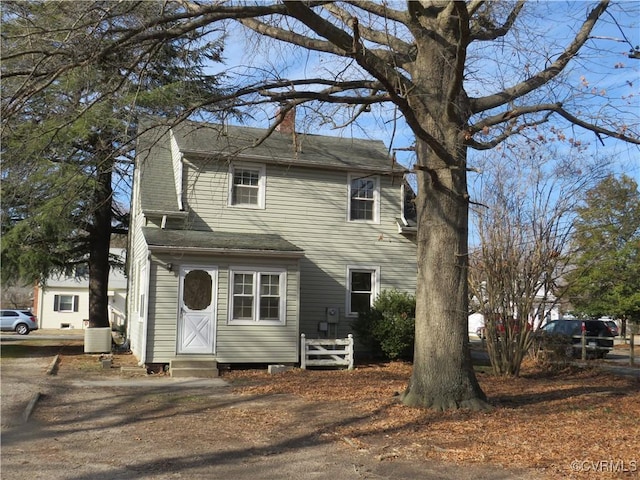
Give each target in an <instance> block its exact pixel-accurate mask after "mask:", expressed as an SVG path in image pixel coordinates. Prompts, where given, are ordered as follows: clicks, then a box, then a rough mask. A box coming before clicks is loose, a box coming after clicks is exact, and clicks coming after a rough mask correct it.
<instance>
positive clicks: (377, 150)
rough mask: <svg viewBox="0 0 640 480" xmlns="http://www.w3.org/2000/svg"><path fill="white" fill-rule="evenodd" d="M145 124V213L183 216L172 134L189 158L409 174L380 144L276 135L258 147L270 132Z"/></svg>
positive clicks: (141, 153) (140, 150) (141, 143)
mask: <svg viewBox="0 0 640 480" xmlns="http://www.w3.org/2000/svg"><path fill="white" fill-rule="evenodd" d="M153 125H154V123H152V121H145V122H142V123H141V127H140V131H141V133H140V135H139V137H138V144H137V147H136V149H137V156H138V161H137V168H138V169H139V175H140V198H141V206H142V210H143V211H145V212H151V211H153V212H161V213H162V214H171V213H178V212H179V211H180V206H179V205H178V196H177V192H176V182H175V177H174V175H175V174H174V166H173V163H172V157H171V141H170V134H169V131H170V130H171V133H172V134H173V135H174V138H175V141H176V143H177V146H178V148H179V149H180V151H181V152H182V153H183V154H184V155H186V156H189V155H191V156H208V157H215V156H219V155H223V156H225V157H233V156H235V155H238V156H242V158H245V159H249V160H252V161H256V162H264V163H278V164H285V165H298V166H306V167H312V168H324V169H331V170H344V171H364V172H371V173H379V174H391V173H396V174H400V173H404V172H406V169H405V167H403V166H401V165H399V164H398V163H395V162H394V161H393V160H392V158H391V157H390V156H389V155H388V151H387V149H386V147H385V146H384V143H383V142H382V141H379V140H365V139H356V138H342V137H330V136H323V135H310V134H296V136H295V143H296V145H297V146H298V148H297V149H296V148H294V136H293V134H292V133H287V134H285V133H281V132H273V133H272V134H271V135H270V136H269V137H268V138H266V139H265V140H264V141H263V142H262V143H260V144H259V145H257V146H254V145H255V143H256V142H257V140H258V139H261V138H262V137H263V136H264V135H265V134H266V133H267V130H266V129H261V128H252V127H239V126H221V125H214V124H208V123H198V122H187V121H185V122H181V123H179V124H177V125H174V126H172V127H169V126H166V125H165V126H160V124H159V123H158V124H156V125H157V126H153Z"/></svg>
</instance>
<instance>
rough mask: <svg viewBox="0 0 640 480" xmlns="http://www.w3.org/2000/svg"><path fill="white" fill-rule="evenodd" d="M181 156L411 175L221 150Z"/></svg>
mask: <svg viewBox="0 0 640 480" xmlns="http://www.w3.org/2000/svg"><path fill="white" fill-rule="evenodd" d="M182 154H183V156H185V157H188V156H194V157H200V158H211V157H212V156H215V155H218V156H220V157H230V158H238V157H242V159H245V160H248V161H254V162H262V163H269V164H272V165H284V166H288V167H290V166H292V165H295V166H300V167H306V168H317V169H321V170H327V169H330V170H338V171H345V172H367V173H372V172H373V173H378V174H380V175H404V174H405V173H411V170H409V169H408V168H406V167H403V166H402V165H400V164H398V163H396V164H395V166H397V167H398V169H395V168H390V169H388V170H381V169H376V168H367V167H363V166H359V165H328V164H326V163H322V162H296V161H291V159H290V158H283V159H280V158H274V157H271V156H265V155H255V154H247V153H243V152H240V153H237V154H234V153H230V152H224V151H221V150H217V151H215V150H214V151H208V152H202V151H197V150H186V149H183V150H182Z"/></svg>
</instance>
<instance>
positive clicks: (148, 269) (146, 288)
mask: <svg viewBox="0 0 640 480" xmlns="http://www.w3.org/2000/svg"><path fill="white" fill-rule="evenodd" d="M145 270H146V275H145V278H144V279H143V280H144V285H143V286H142V287H143V290H144V305H142V308H144V315H143V317H142V345H141V347H142V348H141V351H140V361H139V362H138V365H140V366H144V364H145V363H147V338H148V330H149V322H148V318H149V284H150V283H151V282H150V281H149V278H150V277H151V253H147V264H146V266H145Z"/></svg>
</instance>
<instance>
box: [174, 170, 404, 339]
mask: <svg viewBox="0 0 640 480" xmlns="http://www.w3.org/2000/svg"><path fill="white" fill-rule="evenodd" d="M194 163H195V162H194ZM185 169H186V171H185V176H184V179H185V180H184V181H185V189H184V191H185V192H189V193H188V195H187V197H186V199H185V204H186V207H187V209H188V210H189V211H191V212H193V213H192V214H191V216H190V218H189V221H188V228H191V229H196V230H200V229H202V230H213V231H246V232H254V233H276V234H279V235H281V236H282V237H283V238H285V239H286V240H288V241H289V242H291V243H293V244H294V245H296V246H297V247H300V248H302V249H303V250H304V258H303V259H302V260H301V261H300V333H305V334H306V335H307V336H309V337H314V336H316V335H317V332H318V322H320V321H323V320H324V319H325V318H326V313H325V309H326V307H329V306H338V307H339V308H340V312H341V315H340V322H339V330H338V334H339V336H345V335H346V334H348V333H350V332H351V330H350V321H351V319H350V318H346V317H345V307H346V293H347V284H346V282H347V266H348V265H366V266H378V267H379V268H380V277H381V284H380V290H381V291H382V290H384V289H390V288H397V289H399V290H403V291H408V292H411V293H414V292H415V283H416V256H415V243H414V242H413V241H412V240H411V239H408V238H406V237H404V236H403V235H401V234H399V233H398V230H397V225H396V219H397V218H398V217H399V216H400V211H401V198H400V191H401V190H400V185H401V179H400V178H399V177H396V178H395V179H392V178H391V177H389V176H382V175H381V176H379V181H380V223H379V224H372V223H358V222H348V221H347V212H348V174H349V172H346V171H327V170H321V169H314V168H302V167H297V166H290V167H284V166H278V165H269V164H268V165H267V166H266V199H265V205H266V208H265V209H264V210H261V209H248V208H239V207H230V206H228V205H227V195H228V178H227V172H228V165H227V164H226V163H225V162H215V161H213V160H208V161H207V162H203V163H202V164H201V168H200V169H199V170H198V169H197V168H196V166H195V165H194V164H192V163H189V164H187V165H186V167H185ZM219 344H220V345H222V343H221V342H219Z"/></svg>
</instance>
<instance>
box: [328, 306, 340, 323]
mask: <svg viewBox="0 0 640 480" xmlns="http://www.w3.org/2000/svg"><path fill="white" fill-rule="evenodd" d="M326 312H327V323H338V320H339V319H340V307H327V309H326Z"/></svg>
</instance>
